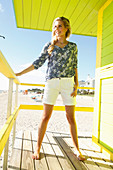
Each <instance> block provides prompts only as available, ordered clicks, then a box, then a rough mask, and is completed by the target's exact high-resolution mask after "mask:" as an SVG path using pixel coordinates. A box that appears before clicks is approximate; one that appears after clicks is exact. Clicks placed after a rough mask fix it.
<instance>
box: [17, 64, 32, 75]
mask: <svg viewBox="0 0 113 170" xmlns="http://www.w3.org/2000/svg"><path fill="white" fill-rule="evenodd" d="M32 70H34V65H33V64H32V65H30V66H29V67H28V68H26V69H24V70H23V71H21V72H19V73H15V74H16V76H21V75H23V74H25V73H28V72H30V71H32Z"/></svg>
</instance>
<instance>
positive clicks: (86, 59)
mask: <svg viewBox="0 0 113 170" xmlns="http://www.w3.org/2000/svg"><path fill="white" fill-rule="evenodd" d="M0 35H3V36H5V39H3V38H0V50H1V52H2V53H3V55H4V56H5V58H6V60H7V61H8V63H9V65H10V66H11V68H12V69H13V71H14V72H19V71H21V70H22V69H24V68H26V67H27V66H29V65H30V64H31V63H32V62H33V61H34V60H35V59H36V58H37V57H38V56H39V54H40V52H41V50H42V48H43V46H44V44H45V43H46V42H48V41H51V32H44V31H39V30H30V29H20V28H17V27H16V20H15V15H14V9H13V3H12V0H9V1H7V0H0ZM69 41H72V42H75V43H76V44H77V46H78V78H79V80H86V79H87V75H88V74H90V77H92V78H94V77H95V63H96V41H97V39H96V37H86V36H79V35H71V37H70V39H69ZM45 71H46V63H45V64H44V65H43V66H42V67H41V68H40V69H39V70H35V71H32V72H30V73H28V74H25V75H23V76H21V77H18V78H19V80H20V82H22V83H23V82H27V83H44V81H45ZM7 87H8V80H7V79H6V78H5V77H4V76H3V75H2V74H1V73H0V89H5V88H7Z"/></svg>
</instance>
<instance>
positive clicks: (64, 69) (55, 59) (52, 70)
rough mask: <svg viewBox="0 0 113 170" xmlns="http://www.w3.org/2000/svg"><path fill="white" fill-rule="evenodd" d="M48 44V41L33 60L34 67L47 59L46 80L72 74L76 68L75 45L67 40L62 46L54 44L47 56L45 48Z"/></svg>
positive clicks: (36, 67)
mask: <svg viewBox="0 0 113 170" xmlns="http://www.w3.org/2000/svg"><path fill="white" fill-rule="evenodd" d="M50 44H51V43H50V42H49V43H47V44H46V45H45V46H44V48H43V50H42V52H41V54H40V56H39V58H38V59H37V60H36V61H34V62H33V65H34V68H35V69H38V68H39V67H41V66H42V65H43V64H44V63H45V61H46V60H48V65H47V71H46V80H48V79H52V78H62V77H72V76H74V75H75V68H77V53H78V50H77V45H76V44H75V43H73V42H68V44H67V45H66V46H65V47H63V48H60V47H58V46H56V45H55V46H54V49H53V51H52V53H51V56H49V54H48V51H47V50H48V47H49V45H50Z"/></svg>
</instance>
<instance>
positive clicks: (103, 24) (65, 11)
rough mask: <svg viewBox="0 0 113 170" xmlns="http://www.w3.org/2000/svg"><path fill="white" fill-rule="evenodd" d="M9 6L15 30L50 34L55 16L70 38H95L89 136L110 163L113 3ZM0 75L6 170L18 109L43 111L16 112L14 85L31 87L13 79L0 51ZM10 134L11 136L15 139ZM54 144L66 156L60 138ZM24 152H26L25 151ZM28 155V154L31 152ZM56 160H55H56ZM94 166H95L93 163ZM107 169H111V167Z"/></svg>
mask: <svg viewBox="0 0 113 170" xmlns="http://www.w3.org/2000/svg"><path fill="white" fill-rule="evenodd" d="M13 5H14V11H15V18H16V24H17V27H18V28H25V29H36V30H44V31H51V26H52V22H53V20H54V18H56V17H58V16H64V17H67V18H69V19H70V22H71V25H72V33H73V34H78V35H85V36H95V37H96V36H97V54H96V75H95V106H94V123H93V132H92V141H93V142H94V143H95V144H96V145H98V146H99V149H100V151H102V152H104V153H106V155H107V156H108V157H109V158H110V159H111V160H112V161H113V135H112V133H113V0H95V1H93V0H80V1H79V0H57V1H55V0H13ZM0 72H1V73H2V74H3V75H4V76H6V77H7V78H9V96H8V109H7V121H6V123H5V125H4V126H3V128H2V130H1V131H0V154H1V153H2V151H3V149H4V146H5V144H6V146H5V153H6V154H5V156H4V158H5V159H4V160H5V161H4V167H3V169H6V167H7V154H8V137H9V134H10V132H11V130H12V127H13V126H15V125H16V124H15V120H16V118H17V115H18V112H19V110H21V109H32V110H33V109H34V110H35V109H36V110H42V109H43V107H42V105H38V106H36V105H20V106H19V108H18V107H17V96H18V95H17V92H18V85H31V84H25V83H20V82H19V80H18V79H17V77H16V75H15V74H14V72H13V70H12V69H11V67H10V66H9V64H8V63H7V60H6V59H5V57H4V56H3V54H2V52H1V51H0ZM13 81H14V82H15V83H16V85H17V86H16V100H15V110H14V113H13V114H11V101H12V93H11V91H12V89H13ZM32 85H33V84H32ZM33 86H43V87H44V85H41V84H38V85H33ZM55 109H56V110H62V111H64V107H63V106H56V107H55ZM76 109H78V110H79V111H91V112H93V108H87V107H85V108H81V107H80V108H76ZM14 131H15V130H14ZM14 134H15V132H14ZM14 134H13V136H15V135H14ZM56 136H57V135H56ZM22 137H23V136H22ZM27 137H28V135H27ZM50 137H51V136H50ZM30 140H31V139H28V138H26V135H25V142H29V141H30ZM57 140H58V142H59V143H60V142H61V146H63V147H64V150H65V151H67V153H69V146H67V145H66V144H65V143H64V141H63V140H61V137H60V138H57ZM22 141H23V138H22ZM51 145H52V144H51ZM22 146H23V145H22ZM67 148H68V149H67ZM20 150H21V149H20ZM20 150H19V149H18V150H14V151H15V152H14V155H15V154H16V153H21V152H20ZM90 151H91V150H90ZM24 152H27V151H26V150H25V151H24ZM29 153H31V151H30V152H29ZM20 155H21V154H20ZM21 156H22V155H21ZM15 158H16V162H15V161H14V160H13V162H14V164H18V163H19V161H18V159H17V157H16V156H15ZM28 158H29V157H28ZM52 158H53V157H52ZM60 158H61V157H60ZM25 159H26V157H25ZM56 159H58V157H57V158H56ZM68 159H69V160H71V159H72V165H74V163H75V162H74V160H73V158H72V155H69V154H68ZM52 160H53V159H51V161H52ZM63 160H64V158H63ZM20 162H21V161H20ZM24 162H26V161H24ZM76 162H77V161H76ZM63 163H64V162H63ZM53 164H54V163H53V161H52V165H53ZM64 164H65V163H64ZM87 165H88V167H91V166H92V165H94V167H95V164H93V163H92V162H91V166H90V162H87ZM96 165H97V166H98V164H97V163H96ZM101 165H102V164H101ZM19 166H20V164H19ZM77 166H78V163H77ZM81 166H83V164H81ZM103 167H104V166H103ZM95 168H96V167H95ZM95 168H94V169H95ZM97 168H99V167H97ZM109 168H110V169H111V166H110V167H109ZM24 169H26V168H24ZM53 169H54V167H53ZM68 169H69V168H68ZM76 169H77V168H76ZM79 169H84V168H79ZM88 169H89V168H88ZM91 169H92V167H91Z"/></svg>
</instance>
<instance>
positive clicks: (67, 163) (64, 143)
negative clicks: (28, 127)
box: [8, 131, 113, 170]
mask: <svg viewBox="0 0 113 170" xmlns="http://www.w3.org/2000/svg"><path fill="white" fill-rule="evenodd" d="M36 141H37V132H36V131H33V132H29V131H25V132H22V133H20V134H17V136H16V139H15V145H14V148H13V154H12V156H11V159H10V162H9V165H8V169H9V170H14V169H22V170H74V169H77V170H87V169H90V170H99V169H101V170H107V169H110V170H111V169H113V162H111V161H110V160H108V159H107V158H106V157H105V156H104V155H103V154H102V153H100V152H99V150H98V149H97V148H95V147H94V146H93V145H92V138H91V137H90V136H89V137H88V136H87V137H85V136H79V146H80V150H81V152H82V153H83V155H85V156H86V158H87V160H86V161H84V162H82V161H78V160H77V158H76V156H75V155H74V147H73V144H72V141H71V137H70V135H68V134H65V133H54V132H46V134H45V137H44V140H43V143H42V148H41V154H40V157H41V159H40V160H35V161H34V160H32V153H33V152H34V148H35V146H36Z"/></svg>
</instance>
